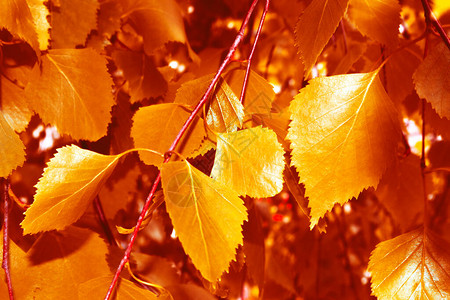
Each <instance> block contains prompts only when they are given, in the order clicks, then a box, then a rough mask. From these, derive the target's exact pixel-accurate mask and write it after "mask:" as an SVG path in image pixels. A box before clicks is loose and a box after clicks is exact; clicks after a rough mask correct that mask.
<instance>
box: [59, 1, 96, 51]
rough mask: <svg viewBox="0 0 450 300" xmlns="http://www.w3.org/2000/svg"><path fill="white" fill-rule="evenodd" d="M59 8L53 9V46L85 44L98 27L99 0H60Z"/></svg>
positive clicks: (69, 46) (62, 46)
mask: <svg viewBox="0 0 450 300" xmlns="http://www.w3.org/2000/svg"><path fill="white" fill-rule="evenodd" d="M58 3H59V5H60V6H59V7H58V10H53V11H52V16H51V19H52V31H51V33H52V47H53V49H55V48H60V49H61V48H74V47H75V46H77V45H84V44H85V42H86V38H87V36H88V34H89V32H91V30H93V29H97V10H98V9H99V8H100V5H99V3H98V1H97V0H84V1H73V0H59V1H58Z"/></svg>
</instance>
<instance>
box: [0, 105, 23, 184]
mask: <svg viewBox="0 0 450 300" xmlns="http://www.w3.org/2000/svg"><path fill="white" fill-rule="evenodd" d="M24 148H25V146H24V145H23V143H22V141H21V140H20V138H19V136H18V135H17V134H16V133H15V132H14V130H13V129H12V128H11V126H9V124H8V122H7V121H6V120H5V117H4V116H3V112H1V111H0V177H5V178H6V177H8V176H9V174H11V172H12V170H13V169H15V168H17V167H19V166H21V165H22V164H23V162H24V161H25V151H24Z"/></svg>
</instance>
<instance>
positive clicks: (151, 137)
mask: <svg viewBox="0 0 450 300" xmlns="http://www.w3.org/2000/svg"><path fill="white" fill-rule="evenodd" d="M189 115H190V112H189V111H188V110H187V109H186V108H184V107H182V106H180V105H178V104H174V103H165V104H156V105H150V106H146V107H142V108H140V109H139V110H138V111H137V113H136V115H135V116H134V118H133V127H132V128H131V136H132V137H133V139H134V145H135V146H136V147H137V148H147V149H152V150H155V151H157V152H159V153H165V152H166V151H167V150H168V149H169V147H170V145H171V144H172V142H173V140H174V139H175V137H176V136H177V134H178V132H179V131H180V128H181V127H182V126H183V124H184V122H185V121H186V120H187V118H189ZM205 135H206V133H205V129H204V126H203V122H202V121H201V119H200V118H199V117H195V120H194V121H193V123H192V124H191V125H190V127H189V128H188V130H187V132H186V134H185V135H184V136H183V137H182V139H181V141H180V143H179V144H178V146H177V147H176V148H175V151H177V152H178V153H181V154H182V155H184V156H186V157H187V156H189V155H190V154H191V153H192V152H194V151H195V150H196V149H197V148H198V147H199V146H200V144H201V142H202V141H203V138H204V137H205ZM139 156H140V158H141V159H142V161H143V162H144V163H146V164H150V165H155V166H159V165H160V164H161V163H162V162H163V160H164V158H162V157H161V156H158V155H156V154H153V153H148V152H142V151H140V152H139Z"/></svg>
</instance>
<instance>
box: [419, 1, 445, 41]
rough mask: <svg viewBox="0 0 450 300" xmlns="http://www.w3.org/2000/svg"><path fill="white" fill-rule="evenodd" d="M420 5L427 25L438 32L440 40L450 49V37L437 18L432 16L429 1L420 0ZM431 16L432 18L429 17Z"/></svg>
mask: <svg viewBox="0 0 450 300" xmlns="http://www.w3.org/2000/svg"><path fill="white" fill-rule="evenodd" d="M421 1H422V6H423V10H424V14H425V21H426V22H427V25H428V26H429V25H432V26H433V27H434V29H436V31H437V32H438V33H439V35H440V36H441V38H442V40H443V41H444V43H445V45H447V48H448V49H449V50H450V38H449V37H448V35H447V34H446V33H445V30H444V28H443V27H442V25H441V23H439V21H438V19H436V17H435V16H434V14H433V12H432V11H431V7H430V3H429V2H428V0H421ZM431 17H433V18H431Z"/></svg>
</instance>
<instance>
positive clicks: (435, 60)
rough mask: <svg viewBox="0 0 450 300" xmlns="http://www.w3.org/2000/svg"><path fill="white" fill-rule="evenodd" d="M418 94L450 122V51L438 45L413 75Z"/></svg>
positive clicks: (442, 44) (441, 44) (443, 45)
mask: <svg viewBox="0 0 450 300" xmlns="http://www.w3.org/2000/svg"><path fill="white" fill-rule="evenodd" d="M413 79H414V83H415V85H416V91H417V94H418V95H419V96H420V97H421V98H424V99H426V100H427V101H428V102H430V103H431V106H432V107H433V108H434V109H435V110H436V112H437V113H438V114H439V116H440V117H441V118H444V117H445V118H447V119H448V120H450V101H449V99H450V51H449V49H448V48H447V47H446V46H445V44H444V43H440V44H438V45H437V46H436V47H435V48H433V50H432V51H430V54H429V55H428V56H427V57H426V58H425V59H424V61H423V62H422V63H421V64H420V65H419V67H418V68H417V70H416V72H415V73H414V75H413Z"/></svg>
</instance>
